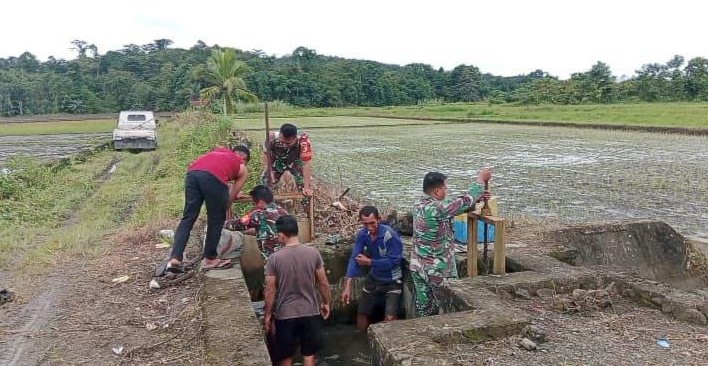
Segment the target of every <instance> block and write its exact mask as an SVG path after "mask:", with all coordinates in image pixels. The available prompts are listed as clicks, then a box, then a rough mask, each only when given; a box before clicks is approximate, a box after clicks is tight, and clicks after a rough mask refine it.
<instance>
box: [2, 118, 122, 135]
mask: <svg viewBox="0 0 708 366" xmlns="http://www.w3.org/2000/svg"><path fill="white" fill-rule="evenodd" d="M115 124H116V121H115V119H96V120H86V121H52V122H17V123H3V124H0V136H28V135H58V134H64V133H108V132H111V131H113V129H114V128H115Z"/></svg>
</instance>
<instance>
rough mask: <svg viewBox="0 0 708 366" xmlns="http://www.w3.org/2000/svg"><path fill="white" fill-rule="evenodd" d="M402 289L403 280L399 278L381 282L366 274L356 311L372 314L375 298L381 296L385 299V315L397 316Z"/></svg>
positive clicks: (374, 307) (377, 298)
mask: <svg viewBox="0 0 708 366" xmlns="http://www.w3.org/2000/svg"><path fill="white" fill-rule="evenodd" d="M402 290H403V282H402V281H401V280H397V281H390V282H383V281H378V280H375V279H374V278H372V277H371V276H367V277H366V281H365V282H364V288H363V290H362V292H361V296H360V297H359V308H358V309H357V312H358V313H359V314H365V315H368V316H372V315H374V311H375V309H376V303H377V300H379V299H381V298H383V299H384V300H385V301H386V306H385V308H386V310H385V313H386V316H392V317H397V315H398V309H399V307H400V305H401V292H402Z"/></svg>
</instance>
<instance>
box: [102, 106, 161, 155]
mask: <svg viewBox="0 0 708 366" xmlns="http://www.w3.org/2000/svg"><path fill="white" fill-rule="evenodd" d="M156 129H157V120H156V119H155V115H154V114H153V113H152V112H150V111H123V112H120V114H119V115H118V126H117V127H116V129H115V130H113V149H115V150H124V149H127V150H155V149H156V148H157V131H156Z"/></svg>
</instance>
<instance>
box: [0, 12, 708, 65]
mask: <svg viewBox="0 0 708 366" xmlns="http://www.w3.org/2000/svg"><path fill="white" fill-rule="evenodd" d="M706 7H708V5H703V3H702V2H700V1H688V0H674V1H671V2H665V1H663V2H658V1H629V0H625V1H621V0H615V1H609V0H595V1H562V0H558V1H552V0H536V1H524V0H519V1H512V0H496V1H471V0H467V1H464V0H459V1H453V0H438V1H417V0H409V1H401V0H376V1H374V0H359V1H347V2H344V1H334V0H330V1H324V0H321V1H315V0H300V1H276V0H261V1H258V2H222V1H208V0H202V1H191V2H175V1H164V0H142V1H137V0H123V1H120V2H102V1H81V0H64V1H52V0H47V1H40V0H24V1H22V2H10V3H7V4H3V7H2V8H1V9H0V11H2V13H3V20H2V22H0V34H2V35H3V37H2V42H0V57H8V56H18V55H19V54H21V53H22V52H24V51H30V52H32V53H33V54H35V55H36V56H38V57H39V58H41V59H46V58H47V57H48V56H50V55H54V56H56V57H62V58H72V57H74V56H75V53H74V52H73V51H71V50H70V47H71V44H70V42H71V41H72V40H74V39H81V40H85V41H87V42H89V43H94V44H96V45H97V46H98V48H99V52H101V53H104V52H106V51H107V50H114V49H119V48H121V47H122V46H123V45H125V44H130V43H133V44H145V43H148V42H151V41H153V40H155V39H159V38H168V39H171V40H173V41H174V42H175V44H174V45H173V47H182V48H188V47H191V46H192V45H194V44H195V43H196V42H197V40H203V41H204V42H206V43H207V44H215V43H217V44H219V45H222V46H233V47H236V48H240V49H244V50H250V49H261V50H263V51H265V52H266V53H268V54H276V55H283V54H287V53H290V52H292V51H293V50H294V49H295V48H296V47H298V46H306V47H309V48H313V49H315V50H316V51H317V52H318V53H320V54H327V55H336V56H342V57H352V58H359V59H370V60H375V61H380V62H385V63H395V64H407V63H412V62H422V63H427V64H431V65H433V66H434V67H440V66H442V67H444V68H445V69H451V68H453V67H455V66H456V65H459V64H463V63H464V64H473V65H476V66H478V67H480V69H481V70H482V71H483V72H491V73H493V74H497V75H506V76H510V75H516V74H522V73H528V72H531V71H533V70H535V69H538V68H540V69H543V70H544V71H547V72H550V73H551V74H553V75H557V76H561V77H567V76H568V75H570V74H571V73H573V72H579V71H585V70H587V69H589V68H590V67H591V66H592V64H594V63H595V62H596V61H603V62H605V63H607V64H609V65H610V67H611V69H612V70H613V72H614V73H615V75H617V76H620V75H622V74H631V73H633V72H634V70H636V69H638V68H640V67H641V65H642V64H644V63H649V62H661V63H664V62H666V61H668V60H669V59H670V58H671V57H672V56H673V55H675V54H680V55H683V56H685V57H686V58H687V59H689V58H691V57H696V56H703V57H708V42H706V41H705V40H704V39H703V37H704V34H705V30H704V29H705V27H704V26H703V21H702V17H703V14H705V13H706V11H705V10H706Z"/></svg>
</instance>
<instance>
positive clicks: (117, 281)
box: [111, 275, 130, 284]
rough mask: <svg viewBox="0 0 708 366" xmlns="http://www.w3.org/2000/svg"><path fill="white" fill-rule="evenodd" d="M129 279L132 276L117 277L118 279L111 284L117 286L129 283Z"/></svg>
mask: <svg viewBox="0 0 708 366" xmlns="http://www.w3.org/2000/svg"><path fill="white" fill-rule="evenodd" d="M129 279H130V276H128V275H125V276H120V277H116V278H114V279H112V280H111V282H113V283H116V284H117V283H123V282H127V281H128V280H129Z"/></svg>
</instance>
